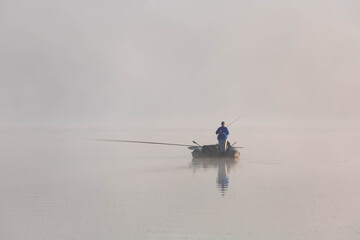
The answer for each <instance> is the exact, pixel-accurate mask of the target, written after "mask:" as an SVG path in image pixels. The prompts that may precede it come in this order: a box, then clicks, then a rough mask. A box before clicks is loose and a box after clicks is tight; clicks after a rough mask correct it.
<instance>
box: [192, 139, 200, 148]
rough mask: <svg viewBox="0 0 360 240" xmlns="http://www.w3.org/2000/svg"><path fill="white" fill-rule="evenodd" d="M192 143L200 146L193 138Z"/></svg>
mask: <svg viewBox="0 0 360 240" xmlns="http://www.w3.org/2000/svg"><path fill="white" fill-rule="evenodd" d="M193 143H195V144H196V145H198V146H199V147H201V145H200V144H198V143H197V142H195V141H194V140H193Z"/></svg>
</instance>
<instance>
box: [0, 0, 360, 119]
mask: <svg viewBox="0 0 360 240" xmlns="http://www.w3.org/2000/svg"><path fill="white" fill-rule="evenodd" d="M359 12H360V2H359V1H357V0H341V1H333V0H329V1H318V0H315V1H314V0H311V1H307V0H301V1H300V0H299V1H285V0H284V1H280V0H273V1H265V0H261V1H248V0H247V1H212V0H201V1H180V0H164V1H160V0H159V1H158V0H150V1H133V0H131V1H130V0H129V1H79V0H71V1H66V0H65V1H49V0H46V1H45V0H42V1H39V0H33V1H24V0H20V1H16V0H15V1H14V0H2V1H1V2H0V111H1V112H0V114H1V115H0V116H1V118H0V124H2V125H7V124H67V123H73V122H76V123H100V122H114V123H119V124H122V123H126V122H129V121H137V120H141V121H144V120H149V121H154V122H157V121H167V120H168V119H176V120H177V121H179V122H181V121H186V120H189V119H190V120H191V119H197V120H199V119H203V120H209V119H211V121H213V120H216V121H220V120H223V119H231V118H232V119H233V118H236V117H237V116H238V115H245V116H248V117H249V119H262V120H264V121H266V120H267V119H269V120H270V119H300V120H301V119H319V118H320V119H321V118H324V119H335V120H336V119H345V120H346V119H356V118H359V117H360V110H359V102H360V94H359V93H360V91H359V88H360V81H359V79H360V44H359V43H360V15H359Z"/></svg>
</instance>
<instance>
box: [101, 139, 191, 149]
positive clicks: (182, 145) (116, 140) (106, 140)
mask: <svg viewBox="0 0 360 240" xmlns="http://www.w3.org/2000/svg"><path fill="white" fill-rule="evenodd" d="M95 140H96V141H105V142H126V143H145V144H157V145H170V146H181V147H196V145H188V144H178V143H163V142H144V141H130V140H118V139H95Z"/></svg>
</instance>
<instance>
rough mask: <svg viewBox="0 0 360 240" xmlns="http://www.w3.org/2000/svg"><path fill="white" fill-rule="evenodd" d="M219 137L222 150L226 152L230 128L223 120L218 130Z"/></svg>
mask: <svg viewBox="0 0 360 240" xmlns="http://www.w3.org/2000/svg"><path fill="white" fill-rule="evenodd" d="M216 134H217V135H218V136H217V139H218V141H219V148H220V152H226V145H227V136H228V135H229V129H228V128H227V127H225V122H224V121H222V122H221V127H219V128H218V129H217V130H216Z"/></svg>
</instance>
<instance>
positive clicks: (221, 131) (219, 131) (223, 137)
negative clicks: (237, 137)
mask: <svg viewBox="0 0 360 240" xmlns="http://www.w3.org/2000/svg"><path fill="white" fill-rule="evenodd" d="M216 134H219V135H218V137H217V139H218V140H226V139H227V135H229V129H227V127H219V128H218V129H217V130H216Z"/></svg>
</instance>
